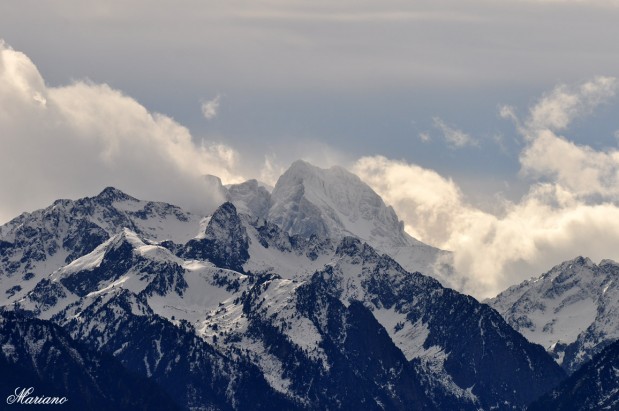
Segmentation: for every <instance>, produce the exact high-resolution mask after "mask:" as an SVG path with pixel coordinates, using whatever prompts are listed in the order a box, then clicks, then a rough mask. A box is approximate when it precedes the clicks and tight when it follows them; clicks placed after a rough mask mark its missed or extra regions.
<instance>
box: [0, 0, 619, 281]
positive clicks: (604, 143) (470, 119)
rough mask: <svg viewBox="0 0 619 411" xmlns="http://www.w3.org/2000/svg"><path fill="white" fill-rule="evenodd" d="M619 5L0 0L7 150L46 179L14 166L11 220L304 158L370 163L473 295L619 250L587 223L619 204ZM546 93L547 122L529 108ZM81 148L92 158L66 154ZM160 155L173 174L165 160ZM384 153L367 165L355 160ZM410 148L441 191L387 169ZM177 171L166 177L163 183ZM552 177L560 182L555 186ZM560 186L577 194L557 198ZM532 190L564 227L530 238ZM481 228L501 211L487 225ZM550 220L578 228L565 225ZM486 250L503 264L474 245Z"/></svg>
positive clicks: (154, 193)
mask: <svg viewBox="0 0 619 411" xmlns="http://www.w3.org/2000/svg"><path fill="white" fill-rule="evenodd" d="M617 21H619V2H618V1H614V0H595V1H575V0H505V1H489V0H488V1H477V0H475V1H470V0H465V1H455V0H440V1H415V2H410V1H398V0H388V1H380V2H378V1H355V2H352V1H347V0H345V1H340V2H337V3H334V2H327V1H280V0H270V1H252V2H248V1H227V2H216V1H197V0H196V1H193V0H192V1H182V2H178V1H163V0H162V1H154V2H153V1H145V0H139V1H132V2H123V1H108V2H94V1H72V0H70V1H47V2H40V1H34V0H24V1H20V2H2V3H1V4H0V38H2V39H3V40H4V42H5V44H4V45H3V50H4V52H5V53H4V54H5V57H4V61H3V62H1V61H0V65H3V66H4V67H5V68H6V67H9V68H10V69H9V70H7V69H4V72H2V70H0V75H1V76H4V77H2V79H3V81H4V83H3V85H0V86H2V87H4V88H0V91H2V90H4V91H3V92H4V96H3V97H2V99H3V100H2V104H3V107H2V109H3V110H4V114H8V115H6V116H4V117H2V116H0V125H1V126H2V127H3V133H2V134H3V136H4V142H3V144H5V147H4V148H5V150H3V151H4V153H5V154H4V156H5V157H3V158H2V160H3V161H4V164H5V166H6V167H8V165H7V164H11V162H15V164H17V166H23V168H24V170H23V172H22V174H23V176H24V181H27V182H28V184H33V183H32V181H39V183H38V185H37V183H34V185H33V186H32V189H33V190H35V189H36V191H37V193H38V194H36V195H27V194H26V193H25V191H24V190H23V187H24V182H16V181H9V179H8V178H7V176H6V175H5V176H3V177H2V180H0V189H2V190H3V192H4V193H6V194H5V195H6V196H7V198H11V201H6V202H5V204H4V205H3V208H2V209H0V220H1V221H6V220H7V219H9V218H10V217H11V216H14V215H16V214H17V213H19V212H20V211H23V210H32V209H35V208H38V207H42V206H45V205H46V204H48V203H49V202H51V201H53V199H55V198H57V197H63V196H64V197H78V196H82V195H89V194H94V193H95V192H97V191H99V190H100V189H101V188H103V187H104V186H106V185H119V186H120V187H121V188H124V189H126V190H128V191H130V192H132V193H133V194H135V195H137V196H142V197H148V198H154V199H162V200H167V201H172V202H177V203H181V204H182V205H186V206H188V207H190V208H191V207H194V208H198V209H199V208H200V207H199V206H196V204H195V199H194V200H192V198H191V197H192V196H191V195H190V194H187V192H191V191H192V190H194V189H195V185H194V183H195V181H194V180H195V175H194V174H197V173H198V172H199V173H213V174H217V175H220V176H221V177H222V178H223V179H224V181H227V182H234V181H242V180H243V179H245V178H252V177H254V178H259V179H262V180H267V182H269V183H273V182H274V181H275V179H276V177H277V176H278V175H279V173H280V172H281V171H282V170H284V169H285V168H286V167H287V166H288V165H289V164H290V163H291V162H292V161H294V160H296V159H297V158H304V159H306V160H309V161H310V162H313V163H315V164H317V165H319V166H323V167H327V166H331V165H335V164H339V165H343V166H345V167H347V168H349V169H351V170H353V171H356V172H358V173H360V174H362V177H364V178H366V179H367V180H368V181H371V182H372V185H373V187H374V188H375V189H376V190H377V191H378V192H379V193H380V194H381V195H383V196H384V197H385V199H386V200H387V202H388V203H390V204H393V205H394V207H395V208H396V211H398V213H399V215H400V217H401V218H403V219H404V220H405V222H406V223H407V226H408V227H409V231H410V232H411V234H413V235H415V236H417V237H419V238H420V239H421V240H423V241H425V242H428V243H431V244H433V245H436V246H439V247H443V248H449V249H454V250H455V249H457V248H458V249H462V250H465V249H467V247H469V248H470V250H469V251H468V252H462V254H461V259H460V260H459V261H460V262H459V263H458V264H460V267H461V268H462V271H463V272H466V273H467V274H465V277H466V278H468V280H470V281H471V282H472V284H474V285H473V286H471V287H472V288H471V290H472V291H471V292H477V291H478V290H482V289H483V290H484V291H483V292H484V293H491V292H493V291H496V290H497V289H499V288H500V287H502V286H504V285H506V284H510V283H513V282H514V281H516V280H517V279H520V278H524V277H528V276H530V275H534V274H539V273H540V272H541V270H544V269H547V268H550V266H551V265H552V264H553V263H558V262H560V259H563V258H571V257H573V256H574V254H588V255H590V256H592V257H593V258H603V257H610V258H619V255H616V256H615V255H614V254H613V252H612V250H614V249H617V250H619V247H616V246H614V248H613V247H610V246H609V247H601V248H600V247H598V245H599V244H598V243H596V242H589V243H585V246H584V248H583V244H581V242H579V241H580V240H577V239H576V237H575V236H576V234H573V233H572V231H570V230H574V224H576V225H578V224H584V221H589V222H590V221H597V220H595V218H594V217H592V215H591V214H587V213H598V212H599V211H600V209H599V207H601V206H609V207H611V210H612V211H613V212H614V210H615V205H616V204H617V202H618V199H619V195H616V193H615V192H614V190H611V189H610V188H609V186H612V184H614V183H615V182H616V180H615V177H614V175H615V169H616V165H615V157H616V156H615V154H616V151H617V141H618V136H617V130H619V121H618V120H617V118H618V117H617V113H618V109H619V98H617V97H616V96H615V94H616V88H617V85H616V83H615V82H614V80H613V81H610V80H609V81H606V80H604V81H602V80H600V79H613V78H614V77H615V76H618V75H619V74H618V73H619V43H618V42H617V41H616V39H617V38H619V24H616V22H617ZM600 76H602V77H600ZM23 84H27V87H25V88H24V87H22V86H23ZM18 86H19V87H18ZM591 88H593V89H594V90H593V91H592V90H591ZM7 90H8V91H7ZM24 90H25V91H24ZM28 90H30V91H28ZM32 90H34V91H32ZM18 92H28V93H30V92H33V93H35V94H34V96H35V97H36V98H35V97H33V98H35V100H36V101H44V102H45V103H42V104H43V106H45V107H46V111H45V113H42V112H40V111H36V110H38V109H35V108H34V106H31V105H25V106H23V107H22V106H21V105H20V104H21V103H19V102H20V101H21V100H19V98H18V97H16V96H18V94H19V93H18ZM14 98H15V99H17V100H13V99H14ZM209 102H210V104H209ZM18 103H19V104H18ZM30 103H31V102H30ZM30 103H29V104H30ZM204 106H207V108H208V110H207V115H205V114H204V112H203V107H204ZM506 107H509V108H510V109H509V110H508V111H509V113H511V114H510V115H507V114H505V113H507V111H506V110H505V108H506ZM52 108H53V109H54V110H56V111H54V110H52ZM502 109H503V115H501V110H502ZM536 109H537V113H538V114H539V113H541V114H539V115H540V116H547V117H548V118H549V119H550V120H548V121H542V120H540V119H539V118H533V117H534V114H535V112H536V111H535V110H536ZM89 110H90V111H89ZM102 111H103V112H104V113H105V114H103V115H101V116H100V118H99V119H98V120H93V119H92V117H93V116H97V113H100V112H102ZM59 113H60V114H59ZM156 113H161V114H162V115H163V116H159V115H158V114H156ZM557 113H559V114H561V115H565V116H567V117H569V119H568V121H566V122H565V123H566V124H565V126H563V125H562V124H558V123H556V122H554V123H553V122H552V121H551V120H552V118H553V116H556V115H557ZM0 114H2V113H0ZM106 116H107V117H106ZM119 116H120V117H123V116H124V117H123V118H124V120H122V121H118V122H117V121H116V119H117V118H118V117H119ZM125 117H126V118H125ZM3 119H4V120H3ZM555 120H556V118H555ZM2 121H4V122H2ZM32 124H37V126H36V127H39V128H36V127H35V126H33V125H32ZM110 124H114V127H113V130H108V129H107V128H106V127H107V126H109V125H110ZM65 126H66V127H65ZM63 127H65V128H63ZM543 130H546V131H549V132H550V133H552V136H553V137H554V138H555V139H554V140H552V139H550V137H548V136H547V135H545V134H543V133H542V131H543ZM86 134H88V135H89V136H95V137H92V139H91V140H88V141H86V140H87V139H84V138H83V137H84V135H86ZM142 134H143V135H142ZM9 135H10V136H11V137H10V138H9V137H7V136H9ZM153 135H155V136H156V137H152V136H153ZM68 136H70V137H68ZM166 136H173V137H170V138H168V137H166ZM44 138H45V139H47V140H45V141H43V140H41V139H44ZM71 138H74V140H71ZM46 141H47V142H48V143H49V144H50V145H49V147H47V146H46V145H45V144H47V143H46ZM563 143H566V144H563ZM567 143H569V144H567ZM63 144H66V146H63ZM570 144H573V146H571V145H570ZM9 146H10V149H9ZM40 147H47V148H46V151H45V152H43V148H40ZM63 147H64V148H63ZM36 150H41V152H40V153H39V154H36V153H34V152H36ZM54 150H56V151H54ZM80 150H82V151H80ZM84 150H89V154H88V155H86V154H84V153H85V151H84ZM558 150H563V151H558ZM33 153H34V154H33ZM66 153H72V154H73V156H72V157H70V158H71V159H75V158H76V157H80V156H81V157H83V158H84V161H83V164H82V165H80V161H75V164H73V165H71V166H69V165H67V164H68V163H70V162H71V161H74V160H71V161H69V162H68V161H61V159H63V158H65V155H66ZM131 153H134V154H131ZM140 153H142V154H140ZM54 156H55V158H56V159H57V160H54V158H53V157H54ZM89 156H91V157H89ZM149 156H150V158H160V162H159V164H164V165H165V167H164V166H162V167H163V169H165V170H167V171H166V173H165V174H164V173H163V172H159V171H158V170H156V169H154V168H152V169H151V168H149V167H150V166H148V164H147V158H149ZM570 156H571V157H570ZM583 156H584V157H587V156H589V157H591V158H594V159H596V160H595V161H592V162H587V161H585V160H584V159H583V158H584V157H583ZM368 157H369V158H373V159H374V163H373V165H372V166H370V165H368V164H369V163H367V162H365V163H363V164H361V163H360V159H361V158H368ZM67 158H68V157H67ZM382 158H385V159H387V160H389V163H385V162H382V160H379V159H382ZM15 159H19V160H20V161H17V162H16V161H15ZM183 159H184V160H183ZM568 159H572V163H573V164H574V167H573V168H572V169H569V167H567V165H566V164H565V163H566V162H568V161H569V160H568ZM35 160H37V162H36V164H35ZM65 160H66V159H65ZM546 160H548V164H545V163H544V161H546ZM563 160H565V161H563ZM55 162H58V164H55ZM41 164H49V168H48V169H46V168H45V166H43V165H41ZM377 164H381V165H382V167H383V168H382V169H381V170H377V169H376V168H375V166H376V165H377ZM394 164H406V165H407V167H408V169H407V170H408V171H401V172H402V173H404V174H406V172H413V174H412V175H411V177H410V178H409V180H411V181H413V180H414V181H417V182H418V184H419V186H420V187H422V186H425V187H428V191H427V192H424V193H420V192H418V191H416V190H412V189H408V190H404V189H400V187H398V186H393V185H391V186H387V185H385V184H382V183H381V181H386V180H388V179H389V178H390V176H388V175H387V174H386V173H388V172H390V171H389V170H394V169H395V168H394ZM80 167H84V169H81V168H80ZM166 167H167V168H166ZM364 167H365V168H364ZM578 167H584V168H586V169H587V170H588V171H586V172H584V173H582V172H580V171H578V170H579V169H578ZM596 167H598V168H596ZM618 168H619V167H618ZM52 169H53V171H50V170H52ZM11 170H12V169H11ZM369 170H372V172H371V173H370V171H369ZM398 170H400V169H398ZM411 170H412V171H411ZM1 171H7V170H1ZM415 173H416V174H415ZM404 174H401V175H404ZM583 175H584V176H585V177H587V178H588V179H586V178H584V177H582V176H583ZM76 176H79V179H78V178H77V177H76ZM381 176H382V177H381ZM378 177H381V178H383V180H377V178H378ZM166 178H167V179H169V182H170V183H169V184H170V187H168V186H167V185H166V184H164V183H161V182H160V183H159V184H158V185H155V184H152V183H149V182H150V181H151V180H153V179H159V180H165V179H166ZM423 178H425V180H423ZM435 178H436V182H437V183H436V184H434V185H432V184H428V182H429V181H434V180H433V179H435ZM179 179H180V180H182V181H184V182H185V183H183V184H178V183H177V181H179ZM426 184H427V185H426ZM450 184H452V185H450ZM544 184H547V185H549V186H544V187H546V188H547V187H552V188H553V190H554V191H553V193H554V194H553V196H554V197H553V198H552V199H549V198H548V193H547V192H546V191H544V194H540V193H541V192H542V191H543V190H541V189H540V187H542V186H543V185H544ZM587 185H588V186H591V187H596V190H597V191H596V190H586V189H584V188H583V187H585V186H587ZM99 186H101V187H99ZM438 186H440V187H442V188H444V189H445V191H444V192H440V190H439V188H437V187H438ZM409 188H410V187H409ZM452 188H453V189H454V190H455V191H454V190H452ZM559 189H560V190H559ZM561 190H564V191H565V192H567V193H568V194H569V196H571V197H570V198H572V197H573V201H574V202H573V203H569V202H567V203H564V202H562V201H564V200H565V198H566V197H565V196H564V195H563V194H562V195H561V197H560V198H561V200H560V201H559V200H557V198H555V197H557V196H559V194H557V193H559V192H561V193H563V192H564V191H561ZM403 192H405V193H408V197H406V196H404V195H403V194H402V193H403ZM436 192H439V194H440V195H438V197H437V198H440V199H441V204H443V203H444V204H447V203H448V204H452V205H453V208H449V209H445V210H443V212H444V213H448V214H449V215H452V216H460V217H461V218H459V221H469V222H470V226H468V227H462V226H459V225H458V224H456V223H455V222H449V223H445V224H447V225H445V224H443V222H442V221H444V220H449V218H447V217H446V214H445V215H443V214H440V213H436V212H435V213H434V214H431V215H428V214H427V212H428V210H429V209H432V210H436V209H437V208H440V207H438V206H437V205H436V204H435V203H433V202H432V200H431V198H434V196H435V194H436ZM456 192H457V195H456V194H454V193H456ZM194 197H195V195H194ZM542 198H543V199H542ZM533 200H534V201H535V202H536V204H538V205H539V204H541V205H543V206H548V207H550V208H548V209H545V211H544V212H548V213H550V214H549V215H552V217H553V218H556V219H557V220H556V221H557V222H556V223H555V225H554V226H549V227H547V230H546V231H543V232H541V233H537V234H535V233H533V234H531V235H530V238H529V237H527V236H528V234H527V232H529V231H531V230H529V229H527V228H526V227H527V225H526V224H525V222H526V221H528V220H530V218H529V217H528V216H529V215H528V214H526V213H525V212H524V211H523V210H525V209H527V208H526V206H528V205H531V204H532V203H531V201H533ZM200 201H202V202H205V200H203V199H201V200H200ZM565 201H567V200H565ZM433 204H434V205H433ZM557 204H559V205H558V206H557ZM432 205H433V206H432ZM581 206H582V207H584V208H578V207H581ZM596 207H597V208H596ZM411 210H412V211H411ZM527 210H529V209H527ZM576 210H579V212H580V211H582V212H583V213H584V214H578V213H576V214H570V212H576ZM203 211H204V210H203ZM529 211H531V210H529ZM538 211H539V210H538ZM520 212H522V213H520ZM531 212H533V211H531ZM519 213H520V214H519ZM538 214H539V213H538ZM576 215H578V216H579V217H575V216H576ZM596 215H598V214H596ZM605 215H609V214H608V213H606V214H605ZM473 216H476V217H475V218H473ZM421 217H424V218H423V219H422V218H421ZM465 217H466V218H465ZM516 217H517V218H521V219H522V220H518V219H517V218H516ZM570 218H571V219H570ZM596 218H597V217H596ZM599 218H600V219H604V218H606V217H603V216H602V215H601V214H599ZM592 219H593V220H592ZM546 220H549V219H546ZM433 221H434V222H433ZM437 221H438V222H437ZM489 221H492V222H489ZM514 221H516V223H514ZM508 223H509V224H508ZM512 223H514V224H515V226H518V227H521V228H522V227H524V228H522V229H521V230H520V231H518V232H519V233H520V234H518V235H520V236H523V238H522V239H520V240H521V241H520V242H519V243H518V244H525V243H527V242H528V241H529V242H532V244H533V245H532V246H531V247H532V248H531V249H529V248H527V249H526V250H525V249H522V250H519V251H513V249H514V248H518V247H512V251H509V250H507V248H506V247H503V248H502V247H500V246H499V245H498V242H499V240H498V239H500V233H501V232H502V230H504V235H505V236H510V235H512V236H513V235H515V234H514V232H513V231H511V230H512V229H513V227H514V225H513V224H512ZM476 224H477V225H483V224H487V225H488V227H491V228H488V230H489V232H488V233H485V234H484V235H481V234H478V233H476V232H473V231H474V228H471V227H472V226H475V225H476ZM510 224H511V225H510ZM508 226H509V228H508ZM445 230H447V231H449V232H450V233H451V235H450V236H448V235H445ZM467 230H468V231H467ZM480 231H481V232H483V230H480ZM617 231H619V230H617ZM495 232H498V233H499V234H498V235H497V238H498V239H497V240H493V238H495V237H493V235H494V234H492V233H495ZM555 232H560V233H562V237H560V238H559V239H557V238H554V237H553V238H554V239H550V238H551V236H550V234H549V233H555ZM570 233H572V234H570ZM491 234H492V235H491ZM603 234H604V235H606V233H603ZM536 235H539V236H541V237H535V236H536ZM595 235H597V237H596V238H599V237H600V235H599V232H597V234H596V232H594V231H592V232H591V236H592V237H591V238H594V236H595ZM609 235H610V234H609ZM549 236H550V237H549ZM476 237H480V238H479V239H478V241H473V242H472V243H471V240H470V239H471V238H476ZM516 237H517V239H519V238H520V237H518V236H516ZM524 237H526V238H524ZM585 237H586V236H585ZM611 237H612V238H614V237H613V236H610V237H608V238H604V243H609V244H611V245H612V244H614V243H613V241H614V240H613V241H611V240H612V238H611ZM546 242H548V243H549V244H550V243H553V244H558V245H556V246H552V247H551V246H547V245H545V244H546ZM471 244H473V245H471ZM540 244H542V245H540ZM587 244H589V245H587ZM479 247H488V249H489V250H491V251H492V252H495V253H496V255H495V257H493V258H495V259H496V260H497V261H501V264H499V265H492V264H488V261H478V260H479V259H475V258H473V257H471V256H470V254H471V253H473V251H474V250H475V249H479ZM548 247H550V248H548ZM596 247H597V248H596ZM467 253H468V254H467ZM544 253H545V254H544ZM615 253H616V252H615ZM542 254H544V255H547V256H548V257H542ZM609 254H613V255H609ZM482 272H483V273H482Z"/></svg>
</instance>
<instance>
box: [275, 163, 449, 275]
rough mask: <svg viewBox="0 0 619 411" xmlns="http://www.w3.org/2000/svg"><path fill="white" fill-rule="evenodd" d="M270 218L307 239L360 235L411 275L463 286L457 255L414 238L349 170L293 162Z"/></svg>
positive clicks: (279, 187)
mask: <svg viewBox="0 0 619 411" xmlns="http://www.w3.org/2000/svg"><path fill="white" fill-rule="evenodd" d="M267 219H268V220H269V221H270V222H272V223H274V224H277V225H278V226H280V227H281V228H282V230H283V231H284V232H287V233H289V234H291V235H299V236H301V237H304V238H309V237H310V236H312V235H315V236H318V237H320V238H330V239H332V240H334V241H335V242H336V243H337V242H338V241H339V240H341V239H342V238H344V237H346V236H354V237H357V238H359V239H361V240H362V241H364V242H366V243H367V244H369V245H370V246H372V247H373V248H375V249H376V250H377V251H379V252H380V253H385V254H388V255H390V256H391V257H392V258H393V259H394V260H396V261H397V262H398V263H399V264H400V265H402V266H403V267H404V268H405V269H407V270H408V271H411V272H414V271H420V272H423V273H426V274H428V275H432V276H434V277H435V278H438V279H439V280H441V281H442V283H443V284H445V285H447V286H455V287H457V286H458V284H453V279H452V273H453V268H452V264H451V261H452V256H451V253H449V252H446V251H442V250H439V249H437V248H434V247H432V246H429V245H427V244H424V243H422V242H420V241H418V240H416V239H414V238H413V237H411V236H410V235H408V234H407V233H406V232H405V231H404V226H403V223H402V222H401V221H400V220H399V219H398V216H397V215H396V213H395V211H394V210H393V208H392V207H390V206H387V205H386V204H385V202H384V201H383V200H382V198H381V197H380V196H379V195H378V194H376V193H375V192H374V190H372V188H370V186H368V185H367V184H366V183H364V182H363V181H362V180H361V179H360V178H359V177H357V176H356V175H354V174H352V173H350V172H349V171H347V170H345V169H344V168H341V167H332V168H329V169H321V168H318V167H315V166H313V165H311V164H309V163H307V162H304V161H297V162H295V163H293V164H292V165H291V166H290V168H289V169H288V170H287V171H286V172H285V173H284V174H282V176H281V177H280V178H279V180H278V181H277V184H276V185H275V188H274V189H273V192H272V193H271V207H270V210H269V213H268V218H267Z"/></svg>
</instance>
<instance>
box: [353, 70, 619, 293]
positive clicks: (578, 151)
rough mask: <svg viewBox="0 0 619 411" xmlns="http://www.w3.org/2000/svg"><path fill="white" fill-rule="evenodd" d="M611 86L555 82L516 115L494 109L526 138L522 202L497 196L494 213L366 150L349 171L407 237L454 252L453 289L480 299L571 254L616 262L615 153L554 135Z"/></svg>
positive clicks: (430, 175)
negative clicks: (380, 199) (390, 211)
mask: <svg viewBox="0 0 619 411" xmlns="http://www.w3.org/2000/svg"><path fill="white" fill-rule="evenodd" d="M616 89H617V81H616V79H614V78H610V77H597V78H595V79H593V80H591V81H588V82H586V83H583V84H580V85H577V86H571V87H570V86H564V85H563V86H558V87H557V88H555V89H554V90H553V91H552V92H550V93H548V94H546V95H544V96H543V97H542V98H541V99H540V100H539V101H538V102H537V103H535V104H534V105H533V106H532V107H531V108H530V110H529V114H528V116H527V118H526V119H524V120H523V121H521V120H520V119H519V118H518V117H517V116H516V114H515V113H516V111H515V109H514V108H513V107H509V106H504V107H502V108H501V110H500V114H501V116H502V117H504V118H507V119H511V120H513V121H514V123H515V124H516V126H517V127H518V128H519V130H520V132H521V133H522V134H523V135H524V137H525V141H526V145H525V147H524V149H523V151H522V152H521V155H520V162H521V172H522V175H523V176H525V177H527V178H529V179H530V180H529V183H530V186H529V189H528V192H527V193H526V195H524V196H523V197H522V198H521V199H520V200H518V201H515V202H514V201H507V200H502V201H500V204H498V207H497V208H498V210H499V211H497V212H494V213H490V212H487V211H484V210H482V209H480V208H478V207H475V206H474V205H472V204H470V203H469V202H467V200H466V197H465V196H464V194H463V193H462V191H461V190H460V188H459V187H458V186H457V185H456V184H455V183H454V182H453V181H452V180H451V179H449V178H445V177H443V176H441V175H439V174H438V173H436V172H434V171H432V170H428V169H425V168H422V167H419V166H417V165H415V164H409V163H406V162H403V161H395V160H391V159H387V158H385V157H381V156H372V157H364V158H362V159H360V160H358V161H357V162H356V163H355V164H354V166H353V167H352V169H353V171H354V172H356V173H357V174H358V175H359V176H360V177H361V178H362V179H364V180H365V181H366V182H368V183H369V184H370V185H371V186H372V187H373V188H374V189H375V190H376V191H377V192H378V193H379V194H380V195H381V196H383V198H384V199H385V201H386V202H387V203H389V204H391V205H393V207H394V208H395V210H396V211H397V213H398V215H399V216H400V218H402V219H403V220H404V222H405V227H406V229H407V231H408V232H409V233H410V234H411V235H413V236H415V237H416V238H418V239H420V240H421V241H424V242H427V243H430V244H433V245H435V246H438V247H441V248H444V249H448V250H452V251H454V259H455V267H456V270H457V271H458V275H459V278H457V279H455V280H454V284H451V285H455V286H459V287H461V289H463V290H464V291H465V292H469V293H471V294H473V295H476V296H478V297H488V296H493V295H495V294H496V293H498V292H500V291H502V290H503V289H505V288H506V287H508V286H509V285H512V284H515V283H517V282H520V281H522V280H524V279H527V278H529V277H530V276H533V275H539V274H541V273H542V272H544V271H545V270H547V269H549V268H550V267H552V266H553V265H555V264H557V263H559V262H561V261H564V260H567V259H571V258H574V257H576V256H578V255H585V256H588V257H591V258H593V259H597V260H600V259H603V258H612V259H617V260H619V248H617V247H616V244H618V242H619V206H618V204H619V151H618V150H617V149H614V148H613V149H609V150H607V151H597V150H594V149H593V148H591V147H588V146H583V145H578V144H576V143H574V142H572V141H569V140H568V139H567V138H566V137H562V136H558V135H557V134H555V132H556V131H559V130H566V129H567V128H568V126H569V125H570V124H571V122H572V121H573V120H574V119H575V118H578V117H581V116H584V115H587V114H589V113H591V111H592V110H593V109H595V107H596V106H598V105H599V104H601V103H603V102H604V101H606V100H607V99H609V98H610V97H612V96H613V95H614V94H615V91H616Z"/></svg>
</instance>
